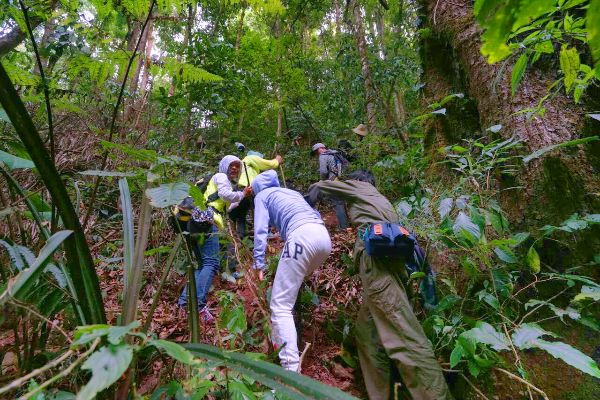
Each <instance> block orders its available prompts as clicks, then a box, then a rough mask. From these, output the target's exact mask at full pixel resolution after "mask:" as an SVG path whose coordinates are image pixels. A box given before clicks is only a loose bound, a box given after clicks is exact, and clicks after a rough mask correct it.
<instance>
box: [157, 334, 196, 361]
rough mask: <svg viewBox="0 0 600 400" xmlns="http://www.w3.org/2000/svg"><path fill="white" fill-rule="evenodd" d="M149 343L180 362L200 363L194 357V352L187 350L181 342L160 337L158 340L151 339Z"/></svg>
mask: <svg viewBox="0 0 600 400" xmlns="http://www.w3.org/2000/svg"><path fill="white" fill-rule="evenodd" d="M148 345H149V346H154V347H156V348H157V349H159V350H163V351H164V352H165V353H167V354H168V355H169V356H170V357H171V358H173V359H175V360H177V361H179V362H180V363H183V364H186V365H194V364H197V363H198V361H197V360H195V359H194V356H193V355H192V353H190V352H189V351H188V350H186V349H185V348H184V347H183V346H181V345H180V344H177V343H174V342H169V341H168V340H162V339H158V340H150V341H149V342H148Z"/></svg>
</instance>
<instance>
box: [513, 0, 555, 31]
mask: <svg viewBox="0 0 600 400" xmlns="http://www.w3.org/2000/svg"><path fill="white" fill-rule="evenodd" d="M556 2H557V0H521V1H520V4H519V10H518V11H517V12H516V13H515V14H516V16H517V18H516V21H515V22H514V24H513V26H512V29H513V30H516V29H518V28H520V27H521V26H523V25H526V24H528V23H530V22H532V21H534V20H535V19H537V18H539V17H541V16H542V15H544V14H547V13H550V12H553V11H555V10H556Z"/></svg>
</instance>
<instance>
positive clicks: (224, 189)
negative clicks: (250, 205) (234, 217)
mask: <svg viewBox="0 0 600 400" xmlns="http://www.w3.org/2000/svg"><path fill="white" fill-rule="evenodd" d="M213 179H214V182H215V184H216V185H217V192H218V193H219V197H220V198H222V199H223V200H225V201H227V202H229V203H239V202H240V201H242V200H243V199H244V192H235V191H234V190H233V187H232V186H231V182H229V179H228V178H227V175H225V174H223V173H219V174H216V175H215V177H214V178H213Z"/></svg>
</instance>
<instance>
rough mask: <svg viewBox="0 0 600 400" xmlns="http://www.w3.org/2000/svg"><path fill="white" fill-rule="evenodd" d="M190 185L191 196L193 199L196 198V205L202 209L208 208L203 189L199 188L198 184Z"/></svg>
mask: <svg viewBox="0 0 600 400" xmlns="http://www.w3.org/2000/svg"><path fill="white" fill-rule="evenodd" d="M189 185H190V192H189V194H190V196H191V197H192V199H194V205H196V207H198V208H200V209H201V210H205V209H206V199H205V198H204V193H202V191H201V190H200V189H199V188H198V186H196V185H193V184H191V183H190V184H189Z"/></svg>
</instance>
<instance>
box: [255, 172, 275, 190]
mask: <svg viewBox="0 0 600 400" xmlns="http://www.w3.org/2000/svg"><path fill="white" fill-rule="evenodd" d="M270 187H279V178H277V172H275V171H273V170H272V169H271V170H268V171H265V172H263V173H261V174H258V175H257V177H256V178H254V181H253V182H252V191H253V192H254V194H255V195H257V194H258V193H260V191H261V190H265V189H268V188H270Z"/></svg>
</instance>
